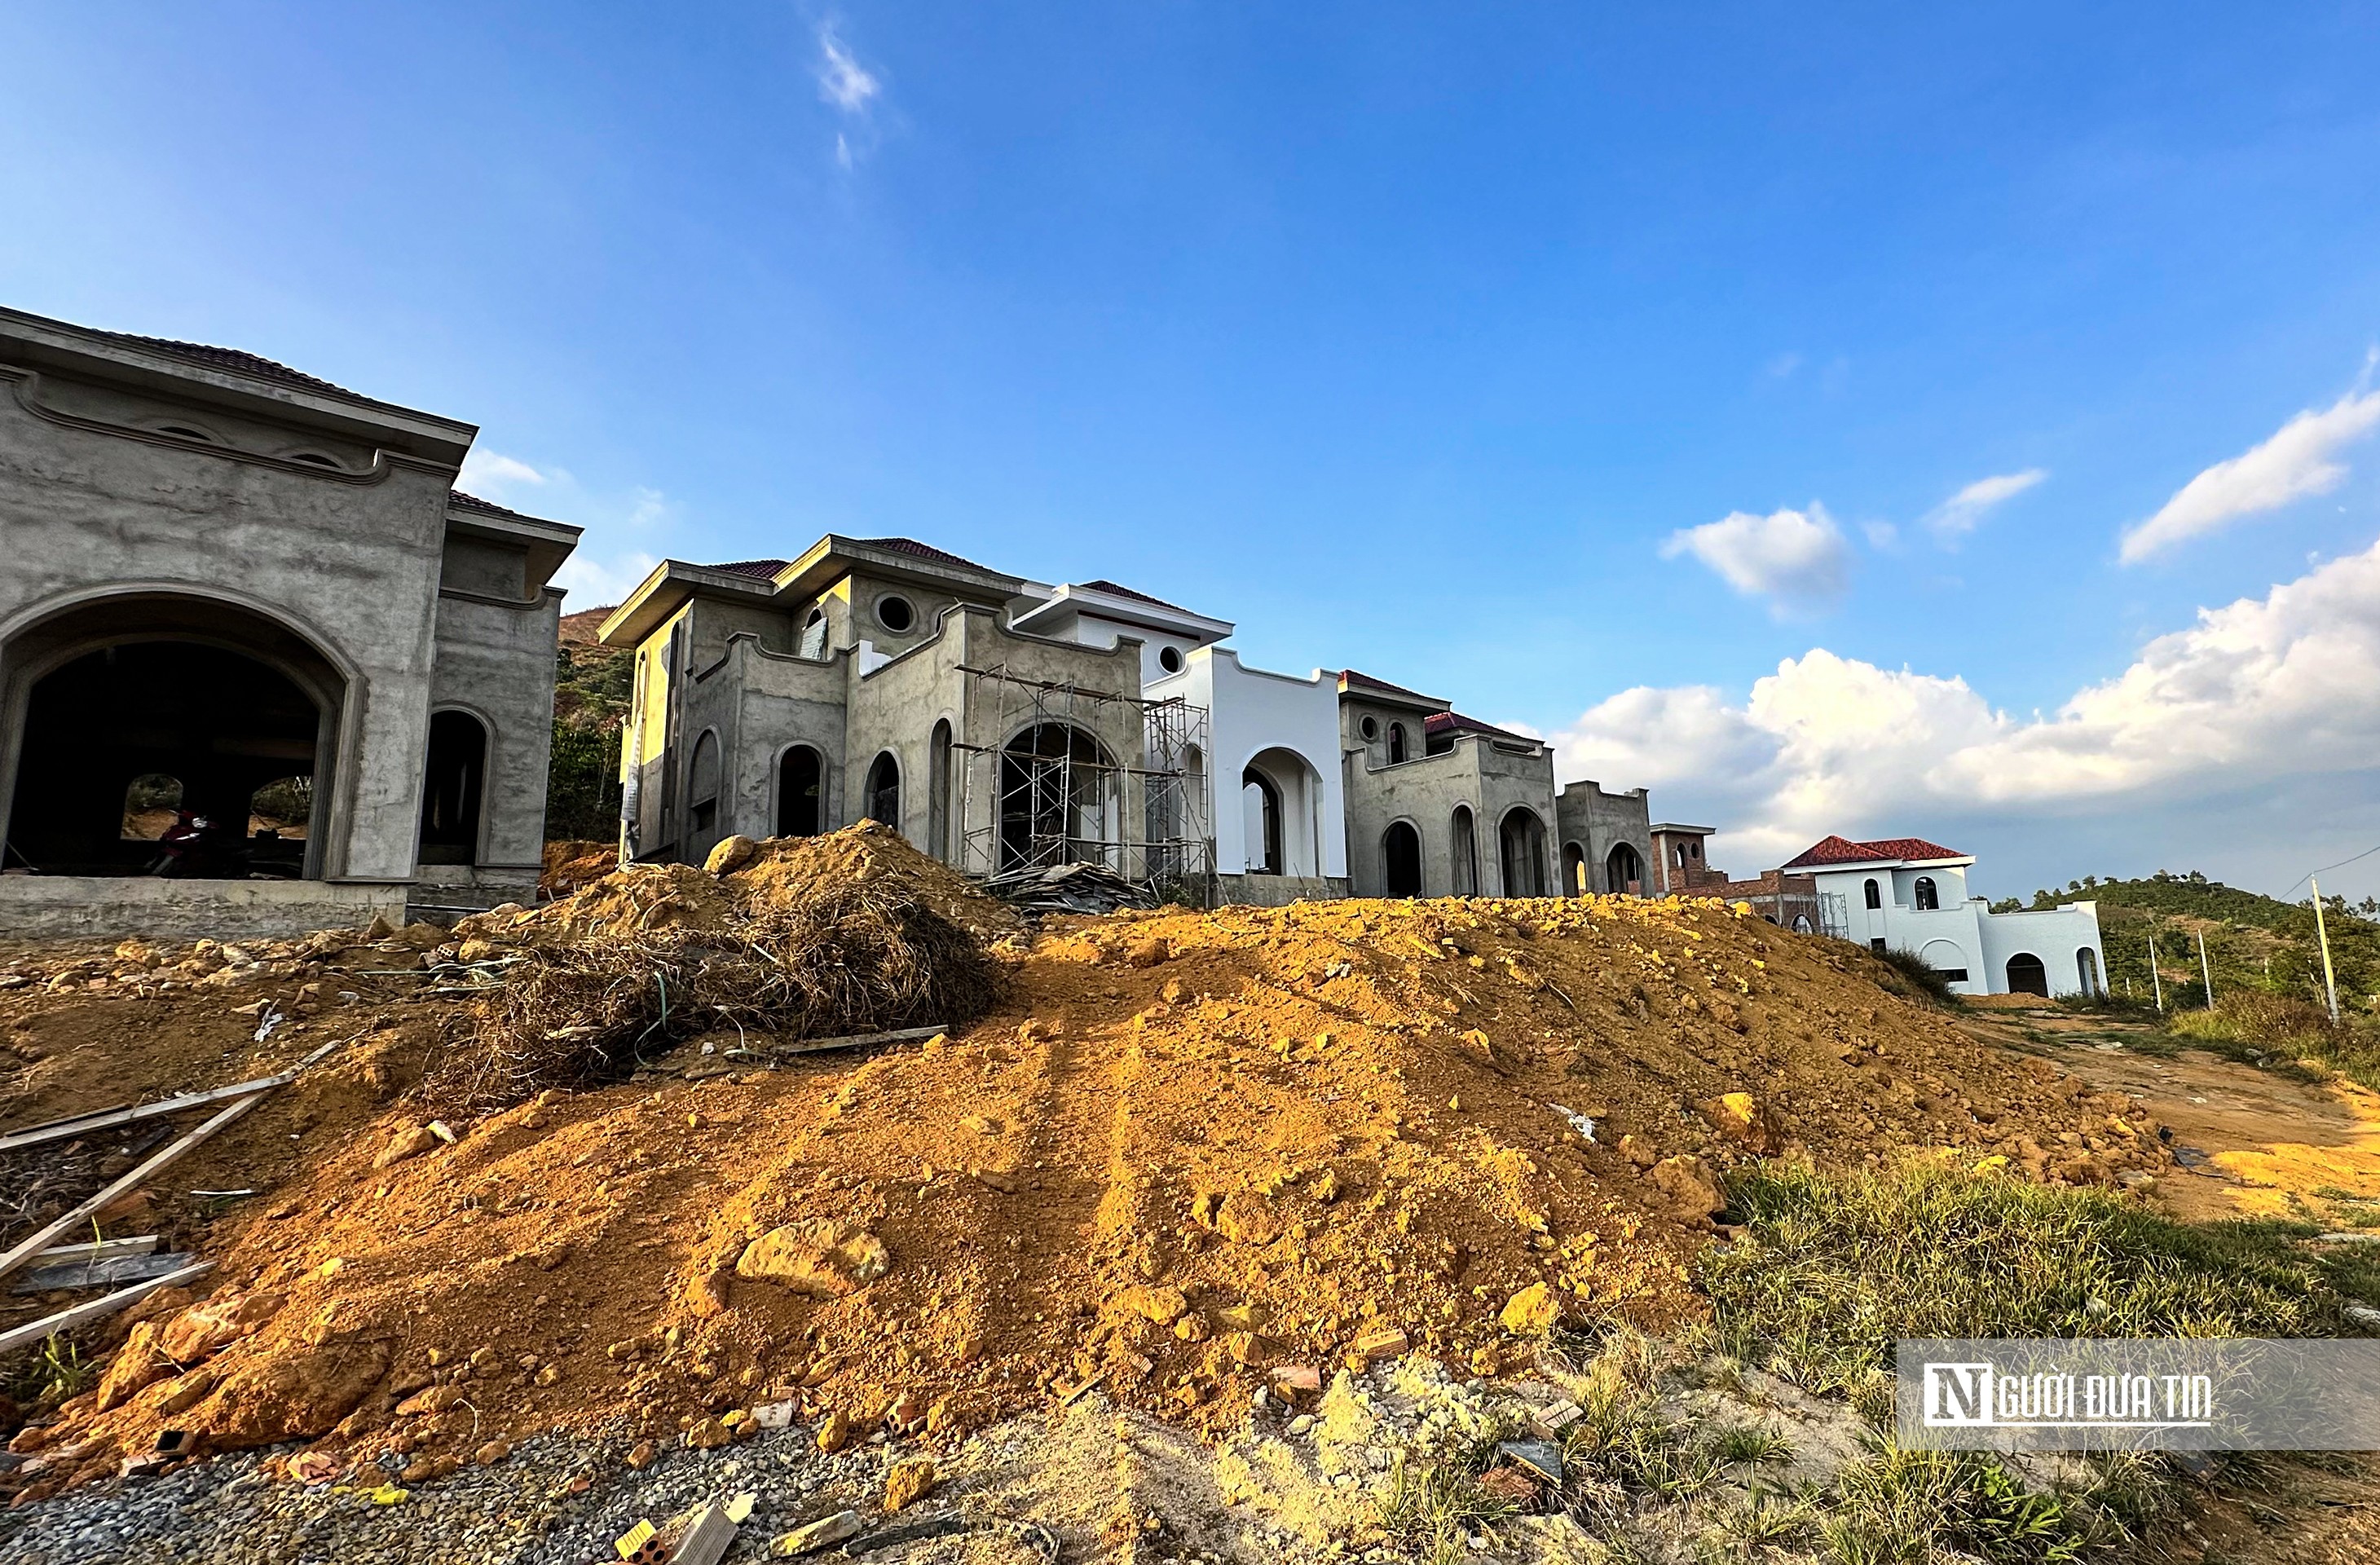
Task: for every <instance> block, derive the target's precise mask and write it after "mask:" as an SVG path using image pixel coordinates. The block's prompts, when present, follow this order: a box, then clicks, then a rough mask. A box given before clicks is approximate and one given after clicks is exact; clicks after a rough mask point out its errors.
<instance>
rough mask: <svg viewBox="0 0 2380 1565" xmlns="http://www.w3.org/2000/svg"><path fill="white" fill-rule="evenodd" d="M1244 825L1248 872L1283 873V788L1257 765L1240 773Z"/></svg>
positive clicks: (1242, 827) (1242, 822)
mask: <svg viewBox="0 0 2380 1565" xmlns="http://www.w3.org/2000/svg"><path fill="white" fill-rule="evenodd" d="M1240 824H1241V831H1242V834H1243V836H1244V837H1245V840H1246V843H1247V855H1248V873H1249V874H1251V875H1278V874H1280V873H1281V789H1280V787H1279V786H1278V785H1276V784H1275V783H1274V782H1273V780H1272V779H1271V778H1269V777H1268V776H1266V775H1265V774H1264V773H1263V772H1261V771H1259V770H1257V769H1256V768H1255V767H1253V766H1252V767H1249V768H1248V769H1247V770H1245V771H1242V772H1241V773H1240Z"/></svg>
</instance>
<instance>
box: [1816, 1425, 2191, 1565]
mask: <svg viewBox="0 0 2380 1565" xmlns="http://www.w3.org/2000/svg"><path fill="white" fill-rule="evenodd" d="M2085 1470H2086V1471H2087V1472H2088V1474H2090V1476H2089V1477H2088V1478H2087V1479H2086V1481H2085V1482H2084V1483H2083V1485H2081V1486H2077V1487H2073V1488H2040V1487H2035V1486H2030V1485H2028V1484H2026V1483H2025V1482H2024V1480H2023V1479H2022V1477H2020V1476H2019V1475H2018V1474H2016V1473H2015V1472H2014V1471H2013V1470H2012V1469H2010V1467H2009V1465H2008V1464H2007V1463H2006V1462H2002V1461H2001V1460H2000V1459H1999V1458H1998V1456H1997V1455H1994V1454H1991V1453H1989V1452H1985V1451H1944V1450H1903V1449H1900V1448H1898V1447H1892V1446H1880V1447H1879V1448H1878V1449H1877V1450H1875V1451H1874V1452H1873V1453H1871V1455H1870V1456H1869V1457H1868V1458H1867V1459H1866V1460H1865V1461H1864V1462H1859V1463H1857V1464H1856V1465H1854V1466H1852V1467H1851V1468H1849V1469H1847V1470H1846V1471H1845V1472H1844V1473H1843V1474H1842V1475H1841V1477H1840V1478H1839V1479H1838V1480H1837V1482H1836V1485H1835V1488H1834V1491H1833V1493H1832V1495H1831V1496H1829V1497H1828V1506H1827V1508H1826V1514H1825V1516H1824V1519H1823V1520H1822V1521H1821V1522H1820V1523H1819V1532H1820V1535H1821V1537H1822V1538H1823V1540H1824V1541H1825V1543H1826V1546H1827V1547H1828V1551H1829V1552H1830V1553H1831V1554H1832V1555H1833V1556H1834V1558H1835V1559H1838V1560H1840V1561H1843V1562H1844V1565H1871V1562H1873V1565H1886V1562H1888V1561H1899V1560H1937V1559H1984V1560H1989V1561H1991V1562H1992V1565H2063V1562H2067V1561H2076V1562H2080V1561H2084V1560H2090V1559H2104V1558H2108V1557H2111V1556H2116V1555H2119V1554H2122V1553H2124V1552H2127V1551H2128V1550H2129V1549H2131V1547H2133V1546H2134V1545H2136V1544H2137V1543H2138V1542H2139V1541H2140V1540H2142V1539H2143V1537H2145V1536H2146V1535H2149V1534H2150V1533H2151V1532H2153V1531H2154V1530H2155V1525H2156V1523H2159V1522H2161V1521H2162V1520H2164V1518H2165V1517H2166V1516H2167V1515H2168V1514H2169V1513H2170V1511H2171V1509H2172V1506H2173V1503H2174V1501H2173V1498H2172V1495H2173V1489H2172V1486H2171V1484H2170V1483H2169V1482H2167V1481H2165V1479H2164V1476H2163V1474H2162V1470H2161V1468H2159V1467H2157V1466H2155V1464H2154V1459H2142V1458H2137V1457H2132V1456H2129V1455H2127V1456H2123V1457H2118V1458H2108V1459H2104V1460H2099V1461H2095V1462H2091V1463H2089V1464H2087V1467H2086V1469H2085Z"/></svg>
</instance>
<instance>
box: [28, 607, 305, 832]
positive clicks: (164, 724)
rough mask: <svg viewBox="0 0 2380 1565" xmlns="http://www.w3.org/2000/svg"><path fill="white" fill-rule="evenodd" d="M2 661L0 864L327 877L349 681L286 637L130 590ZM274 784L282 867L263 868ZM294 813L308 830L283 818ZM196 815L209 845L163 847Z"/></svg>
mask: <svg viewBox="0 0 2380 1565" xmlns="http://www.w3.org/2000/svg"><path fill="white" fill-rule="evenodd" d="M0 667H5V668H6V672H7V680H6V687H5V691H0V756H6V757H7V758H8V759H9V762H10V764H9V765H8V766H7V768H6V771H5V773H0V778H5V781H6V787H7V792H6V795H5V797H0V818H5V820H6V829H5V840H6V854H5V863H6V866H7V867H29V866H30V867H34V868H38V869H41V870H42V871H45V872H47V873H50V874H59V875H72V874H79V875H137V874H140V873H142V872H144V871H146V870H148V869H150V868H151V867H155V866H160V865H161V864H164V863H169V862H170V863H171V864H172V865H173V866H174V870H173V872H175V873H176V874H181V875H187V876H193V877H200V878H204V877H218V878H241V877H245V876H247V875H249V873H251V872H262V873H282V874H287V873H293V872H297V873H303V874H305V875H310V876H313V875H320V874H322V872H323V866H324V862H325V858H326V855H331V854H332V853H333V851H334V848H335V847H336V844H334V843H331V842H329V840H328V839H329V836H330V832H329V822H330V819H331V816H332V812H333V808H334V798H335V795H334V783H335V779H334V777H333V776H332V774H331V762H332V760H333V758H334V757H335V756H336V754H337V749H338V746H337V735H338V726H339V722H340V719H341V716H342V714H343V712H344V709H345V702H346V675H345V674H344V673H342V672H340V671H339V670H338V669H337V668H336V667H334V665H333V664H332V662H331V661H330V660H329V659H328V658H326V657H325V656H324V655H323V654H322V652H321V651H319V650H318V649H316V648H315V647H314V646H313V645H312V644H311V643H310V642H309V641H308V640H307V639H306V638H305V637H302V636H300V635H299V634H297V632H295V631H293V630H291V629H290V628H288V627H287V626H286V625H282V624H280V623H278V622H276V621H274V620H272V619H270V618H267V617H266V616H265V615H263V614H261V613H255V612H253V611H250V610H248V609H244V608H240V607H237V606H235V605H232V604H229V603H224V602H218V601H212V600H208V599H202V598H196V597H187V596H183V595H179V594H158V593H132V594H126V595H123V596H121V597H115V598H107V599H102V600H99V601H93V602H88V603H83V604H80V605H78V606H76V607H75V608H72V609H68V610H66V611H64V612H61V613H57V614H55V615H53V616H51V617H50V618H48V619H46V620H43V621H41V622H40V623H38V624H36V625H30V626H28V627H26V628H25V629H23V630H21V631H19V632H18V634H17V635H16V636H14V637H10V639H9V641H8V643H7V646H6V650H5V656H0ZM143 784H145V785H143ZM275 784H279V786H278V787H277V788H276V787H275V786H274V785H275ZM268 789H269V790H272V792H273V795H274V799H273V802H272V803H270V804H269V806H268V812H269V813H272V814H273V815H274V817H275V819H274V821H273V823H271V825H269V827H268V830H271V831H273V841H271V842H270V843H267V844H265V845H266V847H267V848H268V849H269V852H268V853H267V858H268V859H269V860H270V861H271V862H268V863H266V864H263V865H261V866H255V867H254V868H253V869H252V867H251V860H252V856H253V853H254V849H255V844H254V843H251V841H250V833H249V821H250V815H251V808H252V806H253V805H254V803H255V800H256V798H257V796H258V795H259V794H260V792H262V791H266V790H268ZM298 809H303V810H304V811H305V819H304V820H303V822H302V823H301V822H297V821H292V820H288V819H285V818H284V812H285V811H287V812H294V811H296V810H298ZM196 820H203V821H205V822H206V823H207V825H206V827H205V828H204V831H203V840H202V843H201V844H200V846H198V847H187V846H186V847H183V848H180V849H178V850H177V851H176V853H175V854H173V855H165V854H163V853H162V852H161V849H160V847H159V845H158V841H157V839H158V838H160V837H162V836H163V835H164V833H165V831H169V830H172V829H173V828H174V827H175V825H176V823H177V822H180V823H181V824H182V825H183V831H181V832H179V833H177V837H185V838H186V837H187V836H188V832H189V831H190V830H191V827H190V825H189V822H191V821H196ZM281 827H287V828H289V830H287V831H281V830H279V828H281ZM334 862H335V860H334Z"/></svg>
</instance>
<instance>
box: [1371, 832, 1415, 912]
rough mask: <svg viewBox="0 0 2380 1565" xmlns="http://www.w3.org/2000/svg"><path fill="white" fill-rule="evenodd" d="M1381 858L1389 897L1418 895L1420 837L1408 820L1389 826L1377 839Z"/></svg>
mask: <svg viewBox="0 0 2380 1565" xmlns="http://www.w3.org/2000/svg"><path fill="white" fill-rule="evenodd" d="M1380 858H1381V860H1382V867H1383V871H1384V880H1385V883H1386V886H1387V890H1388V894H1389V895H1390V896H1392V897H1417V896H1419V895H1421V833H1420V832H1418V831H1415V830H1414V829H1413V823H1412V822H1411V821H1409V820H1399V821H1396V822H1394V823H1392V824H1391V825H1390V827H1389V830H1388V831H1387V833H1386V834H1385V835H1383V836H1382V837H1381V838H1380Z"/></svg>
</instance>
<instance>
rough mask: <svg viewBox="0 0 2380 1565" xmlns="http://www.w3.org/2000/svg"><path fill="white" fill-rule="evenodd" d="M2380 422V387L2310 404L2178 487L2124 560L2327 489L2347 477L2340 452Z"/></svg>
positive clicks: (2136, 533)
mask: <svg viewBox="0 0 2380 1565" xmlns="http://www.w3.org/2000/svg"><path fill="white" fill-rule="evenodd" d="M2375 424H2380V392H2363V393H2361V394H2358V393H2355V392H2350V393H2349V394H2347V395H2345V396H2342V397H2340V398H2339V399H2338V401H2337V402H2335V403H2333V404H2331V406H2328V407H2325V408H2324V409H2322V410H2321V411H2319V412H2316V411H2315V410H2313V408H2308V409H2306V410H2305V411H2304V412H2302V413H2300V414H2299V415H2298V416H2297V417H2296V418H2294V419H2290V420H2289V422H2288V423H2286V424H2283V425H2282V426H2281V427H2280V429H2279V430H2277V431H2275V432H2274V434H2273V436H2272V438H2271V439H2269V440H2267V441H2265V443H2263V444H2262V445H2258V446H2255V447H2253V448H2252V449H2250V450H2248V451H2245V452H2242V453H2241V454H2240V455H2237V456H2234V457H2232V458H2230V459H2229V460H2228V461H2224V462H2217V463H2216V464H2215V466H2213V467H2209V468H2207V469H2206V470H2205V471H2204V472H2203V473H2201V474H2199V475H2198V476H2197V477H2196V478H2194V479H2191V480H2190V481H2189V482H2188V483H2186V484H2184V485H2182V486H2181V488H2180V490H2178V491H2175V493H2174V496H2173V498H2172V499H2170V500H2168V501H2167V502H2166V503H2165V504H2164V505H2162V506H2161V507H2159V508H2158V510H2157V514H2156V515H2155V516H2151V517H2150V518H2149V519H2148V520H2147V521H2145V522H2143V523H2141V524H2140V525H2139V526H2137V527H2135V528H2131V530H2129V531H2127V532H2126V533H2125V534H2124V542H2123V550H2122V556H2121V557H2122V559H2123V562H2124V564H2128V565H2131V564H2138V563H2139V562H2141V561H2143V560H2145V559H2147V558H2148V557H2149V556H2150V555H2152V554H2155V553H2157V552H2159V551H2161V550H2166V549H2170V548H2172V547H2173V546H2174V545H2175V544H2177V543H2180V542H2182V541H2183V540H2186V539H2192V538H2197V537H2199V536H2201V535H2203V534H2205V533H2210V532H2214V531H2216V529H2218V528H2222V527H2224V526H2225V525H2226V524H2228V523H2229V522H2232V521H2235V520H2237V519H2238V518H2240V517H2241V516H2254V515H2256V514H2257V513H2258V512H2262V511H2273V510H2277V509H2279V508H2280V507H2281V506H2283V505H2286V504H2288V503H2289V502H2290V501H2292V500H2301V499H2304V498H2305V497H2306V496H2308V495H2312V494H2327V493H2329V492H2330V491H2332V490H2334V489H2337V488H2338V486H2339V484H2340V482H2341V481H2342V480H2344V479H2346V477H2347V464H2346V463H2344V462H2341V461H2338V459H2337V458H2338V454H2339V453H2340V452H2341V451H2342V450H2344V449H2345V448H2346V447H2347V446H2349V445H2350V444H2352V443H2355V442H2356V441H2358V440H2361V439H2362V438H2363V437H2364V436H2365V435H2367V434H2370V433H2371V432H2372V430H2373V427H2374V425H2375Z"/></svg>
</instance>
